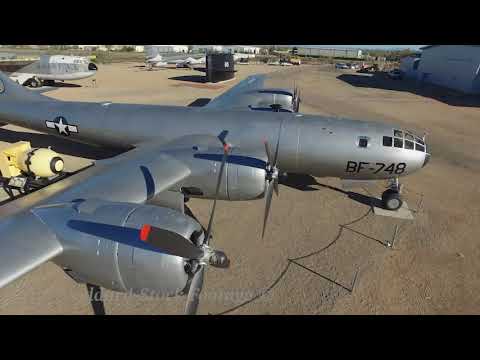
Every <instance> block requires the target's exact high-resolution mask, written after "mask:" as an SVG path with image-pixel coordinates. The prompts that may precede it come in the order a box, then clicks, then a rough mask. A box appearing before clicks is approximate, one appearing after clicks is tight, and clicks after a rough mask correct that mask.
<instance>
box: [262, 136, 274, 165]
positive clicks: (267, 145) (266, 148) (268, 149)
mask: <svg viewBox="0 0 480 360" xmlns="http://www.w3.org/2000/svg"><path fill="white" fill-rule="evenodd" d="M263 144H264V145H265V152H266V153H267V161H268V163H269V164H273V162H272V161H273V159H272V153H271V152H270V145H269V144H268V140H267V139H264V140H263Z"/></svg>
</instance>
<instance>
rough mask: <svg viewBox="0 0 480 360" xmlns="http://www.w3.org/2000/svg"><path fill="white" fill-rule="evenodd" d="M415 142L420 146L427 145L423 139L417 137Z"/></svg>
mask: <svg viewBox="0 0 480 360" xmlns="http://www.w3.org/2000/svg"><path fill="white" fill-rule="evenodd" d="M415 141H416V142H417V143H419V144H422V145H425V143H424V142H423V140H422V139H420V138H419V137H415Z"/></svg>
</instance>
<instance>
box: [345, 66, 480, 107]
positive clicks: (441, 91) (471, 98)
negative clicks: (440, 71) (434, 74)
mask: <svg viewBox="0 0 480 360" xmlns="http://www.w3.org/2000/svg"><path fill="white" fill-rule="evenodd" d="M337 79H339V80H342V81H344V82H346V83H347V84H350V85H352V86H355V87H364V88H373V89H381V90H393V91H405V92H410V93H412V94H415V95H419V96H423V97H428V98H431V99H434V100H437V101H441V102H443V103H445V104H447V105H452V106H467V107H480V96H478V95H467V94H463V93H461V92H458V91H455V90H451V89H447V88H444V87H441V86H436V85H432V84H425V83H424V84H421V83H419V82H416V81H415V80H411V79H402V80H393V79H390V78H388V76H387V73H385V72H376V73H373V74H371V75H366V74H365V75H364V74H341V75H339V76H337Z"/></svg>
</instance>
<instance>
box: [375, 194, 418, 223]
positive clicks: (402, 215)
mask: <svg viewBox="0 0 480 360" xmlns="http://www.w3.org/2000/svg"><path fill="white" fill-rule="evenodd" d="M378 200H379V201H380V202H381V201H382V200H381V199H378ZM372 208H373V213H374V214H375V215H380V216H388V217H392V218H397V219H404V220H413V219H414V217H413V213H412V211H411V210H410V209H409V207H408V204H407V202H406V201H404V202H403V205H402V207H401V208H400V209H398V210H396V211H391V210H386V209H383V208H380V207H377V206H374V205H372Z"/></svg>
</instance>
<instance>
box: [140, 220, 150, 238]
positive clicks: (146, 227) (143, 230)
mask: <svg viewBox="0 0 480 360" xmlns="http://www.w3.org/2000/svg"><path fill="white" fill-rule="evenodd" d="M151 230H152V227H151V226H150V225H148V224H145V225H143V226H142V228H141V229H140V240H142V241H145V242H146V241H147V240H148V235H150V231H151Z"/></svg>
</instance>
